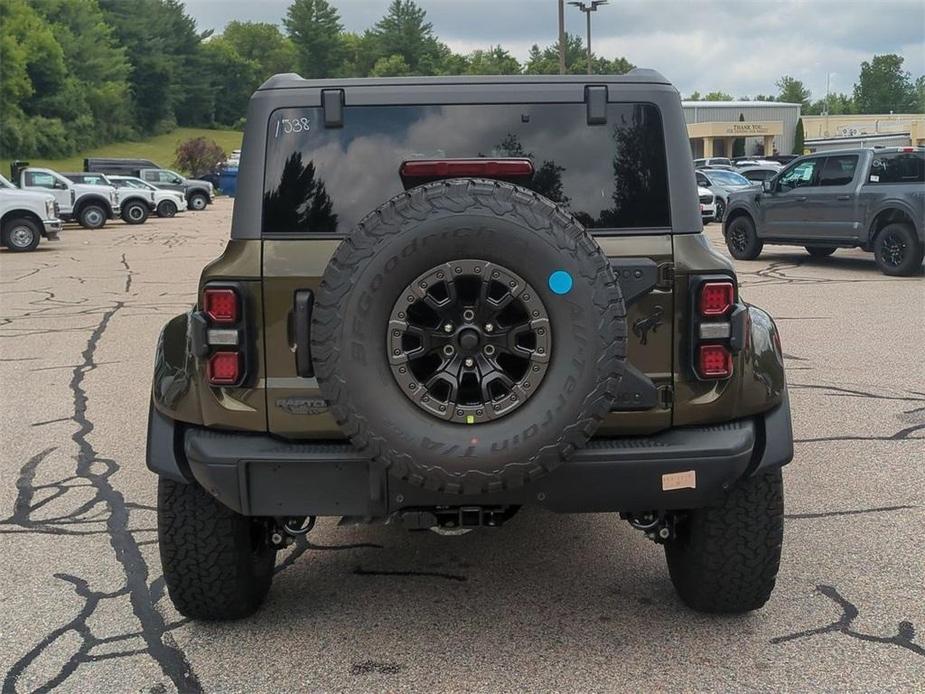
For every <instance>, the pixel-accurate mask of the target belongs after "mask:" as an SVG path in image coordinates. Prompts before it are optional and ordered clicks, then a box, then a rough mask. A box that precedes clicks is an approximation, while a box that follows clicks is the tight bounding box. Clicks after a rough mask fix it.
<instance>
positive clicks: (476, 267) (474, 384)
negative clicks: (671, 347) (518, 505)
mask: <svg viewBox="0 0 925 694" xmlns="http://www.w3.org/2000/svg"><path fill="white" fill-rule="evenodd" d="M490 278H498V279H497V281H495V280H493V279H490ZM425 287H426V289H425ZM438 287H443V288H442V289H440V292H439V293H440V296H439V297H438V296H436V291H437V288H438ZM467 287H469V288H468V289H467ZM510 288H513V289H510ZM432 291H433V292H435V293H434V294H430V293H431V292H432ZM470 292H471V294H470ZM492 292H497V294H496V295H495V297H496V298H491V297H492ZM508 293H510V296H508V295H507V294H508ZM428 295H430V299H428V298H427V296H428ZM447 296H452V301H453V302H454V303H453V304H452V305H450V304H448V303H447V301H446V297H447ZM467 297H468V298H467ZM502 303H503V304H504V305H505V306H514V307H516V310H517V311H523V312H524V315H525V316H526V317H525V318H523V320H524V321H525V322H524V323H522V324H521V325H520V327H519V328H517V329H518V330H520V329H523V330H525V331H527V332H532V337H530V338H529V341H528V344H526V345H524V344H517V345H514V346H513V347H512V348H511V350H510V352H511V353H517V354H519V355H526V356H524V358H523V359H522V360H521V361H522V362H524V364H526V365H524V364H521V363H520V362H517V368H519V369H521V370H520V372H519V373H514V371H515V369H514V368H513V366H512V367H511V369H510V370H509V371H510V373H509V376H510V377H509V379H508V380H509V381H510V384H511V385H508V382H507V381H504V380H503V379H500V380H501V384H500V385H499V384H498V383H496V382H495V381H490V380H489V379H490V378H493V374H494V373H495V369H496V367H497V368H498V370H499V371H504V370H505V369H506V368H507V366H505V365H504V364H502V362H505V364H507V365H511V364H513V362H512V361H511V360H510V359H508V358H506V356H505V355H508V354H509V353H508V351H506V348H505V347H504V346H502V342H503V341H499V339H498V335H499V334H502V333H503V332H504V331H505V330H508V331H509V333H508V334H509V335H513V334H514V330H515V328H514V327H506V326H507V323H508V321H507V319H506V318H505V317H504V316H503V315H499V317H498V318H497V323H496V324H497V326H498V327H497V328H495V327H494V324H491V321H493V320H495V319H494V318H491V317H488V318H486V317H485V316H490V315H491V310H490V309H491V308H492V306H500V305H501V304H502ZM418 304H422V305H424V304H427V305H438V304H439V305H440V306H441V307H442V308H443V309H446V312H445V315H448V316H449V317H448V318H446V319H445V321H444V320H443V319H440V318H436V319H433V320H434V324H433V326H432V327H431V328H428V329H426V330H424V331H423V332H425V333H427V335H426V339H425V338H421V339H422V341H421V343H420V346H421V349H422V350H424V351H425V352H427V353H428V354H429V355H430V356H428V357H427V358H428V359H429V360H436V361H430V362H429V363H431V364H432V365H434V368H438V367H437V366H436V365H437V364H438V363H439V364H442V363H444V361H445V363H446V364H447V369H449V370H453V369H455V371H454V373H455V374H456V376H458V381H457V383H456V386H453V385H450V386H446V387H443V386H441V384H440V383H438V382H436V381H434V380H433V379H432V378H429V377H425V376H422V374H421V373H419V372H418V371H417V370H416V369H418V368H420V365H419V364H418V366H415V364H414V363H413V361H414V362H420V359H418V358H415V357H414V355H415V354H417V347H409V346H408V344H406V343H405V338H406V334H411V333H413V332H414V330H417V329H418V328H415V327H411V326H410V324H411V323H413V322H414V321H415V320H417V319H416V318H414V314H415V313H416V311H417V309H416V308H415V307H416V306H418ZM489 304H491V306H489ZM453 306H455V308H453ZM420 310H422V311H423V310H424V309H423V308H421V309H420ZM512 310H514V309H512ZM406 311H407V315H406V313H405V312H406ZM467 316H468V317H467ZM421 320H422V321H423V319H421ZM515 320H517V319H516V318H515V319H512V320H511V322H512V323H513V322H514V321H515ZM424 322H426V321H424ZM524 326H526V327H524ZM444 329H445V330H446V336H445V339H444V334H443V333H442V330H444ZM493 331H494V332H493ZM311 335H312V356H313V361H314V366H315V372H316V374H317V376H318V381H319V385H320V387H321V391H322V393H323V395H324V397H325V399H326V400H327V402H328V403H329V405H330V408H331V410H330V411H331V413H332V414H333V415H334V417H335V418H336V420H337V422H338V423H339V424H340V426H341V428H342V429H343V431H344V432H345V433H346V434H347V435H348V436H349V437H350V440H351V441H352V442H353V444H354V445H355V446H356V447H357V448H359V449H360V450H362V451H363V452H364V453H367V454H369V455H370V456H371V457H373V458H375V459H377V460H379V461H381V462H383V463H385V465H386V467H388V469H389V471H390V474H392V475H393V476H395V477H398V478H400V479H402V480H406V481H408V482H410V483H411V484H414V485H419V486H422V487H425V488H427V489H431V490H435V491H443V492H446V493H452V494H463V493H466V494H482V493H489V492H494V491H499V490H501V489H504V488H510V487H517V486H520V485H523V484H524V483H526V482H529V481H530V480H532V479H535V478H537V477H539V476H541V475H543V474H545V473H546V472H547V471H549V470H551V469H552V468H554V467H556V466H558V465H559V464H561V462H562V460H563V459H564V458H567V457H568V456H569V455H570V454H571V453H572V452H573V451H574V450H575V449H576V448H578V447H580V446H582V445H583V444H584V443H586V442H587V440H588V438H590V436H591V435H592V434H593V433H594V431H595V429H596V428H597V426H598V425H599V424H600V422H601V420H602V418H603V417H604V416H605V415H606V413H607V412H608V411H609V410H610V406H611V404H612V402H613V399H614V396H615V394H616V389H617V386H618V385H619V380H620V377H621V375H622V372H623V368H624V353H625V336H626V322H625V309H624V305H623V298H622V294H621V292H620V287H619V285H618V284H617V281H616V279H615V278H614V275H613V272H612V270H611V268H610V265H609V263H608V262H607V259H606V258H605V256H604V254H603V252H602V251H601V249H600V247H599V246H598V245H597V243H596V242H595V241H594V240H593V239H592V238H591V236H590V235H589V234H588V233H587V232H586V231H585V230H584V229H583V228H582V227H581V226H580V225H579V224H578V223H577V222H576V221H575V219H574V218H572V217H571V216H569V215H568V214H566V213H565V212H563V211H562V210H561V209H559V208H558V207H556V206H555V204H553V203H552V202H550V201H549V200H547V199H545V198H543V197H540V196H538V195H536V194H534V193H532V192H530V191H528V190H526V189H523V188H519V187H517V186H513V185H510V184H507V183H501V182H498V181H486V180H478V179H476V180H462V179H457V180H451V181H443V182H438V183H432V184H428V185H424V186H420V187H417V188H413V189H412V190H410V191H408V192H406V193H402V194H400V195H398V196H396V197H395V198H393V199H392V200H390V201H389V202H387V203H386V204H384V205H382V206H381V207H380V208H379V209H377V210H375V211H374V212H372V213H371V214H370V215H368V216H367V217H365V218H364V219H363V220H362V221H361V222H360V223H359V224H358V225H357V227H356V228H355V229H354V230H353V231H351V232H350V234H349V235H348V236H347V238H346V239H345V240H344V241H343V242H342V243H341V245H340V246H339V248H338V249H337V252H336V253H335V255H334V257H333V259H332V260H331V262H330V263H329V265H328V267H327V269H326V270H325V273H324V277H323V279H322V283H321V287H320V290H319V294H318V297H317V300H316V303H315V310H314V312H313V317H312V333H311ZM408 339H409V340H411V339H412V338H410V337H409V338H408ZM505 339H506V340H507V339H509V338H505ZM513 339H514V340H515V342H516V340H518V339H519V337H515V338H513ZM434 343H439V344H440V345H442V346H439V347H436V348H434V349H432V350H431V351H430V352H428V350H427V349H424V348H425V344H426V345H431V346H432V345H433V344H434ZM496 344H497V345H498V347H497V350H496V349H495V348H494V345H496ZM508 344H512V343H508ZM489 346H491V347H492V350H491V352H489V351H488V350H489ZM428 349H430V348H429V347H428ZM405 350H408V351H407V356H408V359H407V360H406V361H403V360H405V354H404V352H405ZM466 350H471V351H470V352H466ZM466 354H471V356H470V357H467V356H465V355H466ZM433 355H437V356H433ZM440 355H444V356H440ZM445 355H449V356H445ZM444 357H445V358H444ZM457 358H459V359H460V361H459V362H454V361H453V360H455V359H457ZM465 362H471V363H469V364H468V365H466V363H465ZM453 364H457V365H458V367H457V366H453ZM521 367H522V368H521ZM405 368H407V372H403V371H402V369H405ZM438 370H439V369H438ZM469 374H472V375H471V376H470V375H469ZM441 377H442V378H447V376H446V373H444V374H442V376H441ZM499 378H500V377H499ZM505 378H507V376H505ZM467 379H468V380H467ZM450 380H452V377H450ZM486 383H487V384H488V385H486ZM495 386H497V388H498V390H497V391H496V390H494V388H495ZM441 389H442V392H438V391H441ZM505 389H507V390H505ZM512 396H513V397H512ZM441 398H444V399H441ZM473 403H475V404H473ZM440 408H443V409H442V410H441V409H440Z"/></svg>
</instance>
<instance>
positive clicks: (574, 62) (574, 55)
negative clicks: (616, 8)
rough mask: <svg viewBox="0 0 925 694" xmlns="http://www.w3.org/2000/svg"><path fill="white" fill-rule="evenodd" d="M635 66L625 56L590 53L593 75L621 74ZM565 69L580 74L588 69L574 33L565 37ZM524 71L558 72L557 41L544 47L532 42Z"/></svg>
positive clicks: (586, 57)
mask: <svg viewBox="0 0 925 694" xmlns="http://www.w3.org/2000/svg"><path fill="white" fill-rule="evenodd" d="M634 67H635V65H633V64H632V63H630V62H629V61H628V60H626V58H613V59H612V60H608V59H607V58H602V57H600V56H598V55H596V54H594V53H592V54H591V72H592V73H593V74H595V75H608V74H610V75H622V74H625V73H627V72H629V71H630V70H632V69H633V68H634ZM565 71H566V72H567V73H568V74H570V75H581V74H584V73H587V71H588V54H587V50H586V49H585V44H584V41H583V40H582V38H581V37H580V36H578V35H575V34H566V37H565ZM524 72H526V73H527V74H528V75H557V74H559V43H558V42H556V43H553V44H550V45H548V46H546V47H545V48H542V49H541V48H540V47H539V46H538V45H536V44H534V45H533V46H532V47H531V48H530V52H529V54H528V56H527V63H526V65H525V66H524Z"/></svg>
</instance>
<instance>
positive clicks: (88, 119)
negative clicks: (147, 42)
mask: <svg viewBox="0 0 925 694" xmlns="http://www.w3.org/2000/svg"><path fill="white" fill-rule="evenodd" d="M32 7H33V8H35V10H36V11H37V12H39V13H40V14H41V15H42V16H43V17H44V18H45V20H46V21H47V22H48V23H49V25H50V28H51V30H52V32H53V33H54V35H55V38H56V40H57V41H58V43H59V44H60V45H61V48H62V50H63V53H64V61H65V65H66V69H67V77H66V78H65V80H64V83H63V85H62V86H61V89H60V90H59V91H58V92H57V93H56V94H51V93H49V94H46V95H44V96H43V104H42V110H43V115H59V116H60V117H61V118H63V119H64V120H65V121H66V122H67V128H68V130H69V132H70V134H71V139H72V140H73V143H74V146H75V147H76V148H78V149H81V148H85V147H89V146H92V145H96V144H99V143H101V142H109V141H111V140H114V139H118V138H127V137H130V136H131V135H133V134H134V132H135V131H134V128H133V125H132V123H133V119H132V115H133V114H132V100H131V94H130V92H129V89H128V77H129V74H130V72H131V66H130V65H129V62H128V59H127V58H126V55H125V50H124V48H123V47H122V46H120V45H119V44H118V42H117V40H116V39H115V37H114V36H113V32H112V29H111V28H110V27H109V25H108V24H106V22H105V19H104V17H103V13H102V11H101V10H100V8H99V5H98V4H97V2H96V0H33V2H32Z"/></svg>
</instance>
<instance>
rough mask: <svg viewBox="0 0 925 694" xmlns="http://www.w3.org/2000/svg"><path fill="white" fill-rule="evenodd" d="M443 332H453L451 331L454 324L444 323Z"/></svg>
mask: <svg viewBox="0 0 925 694" xmlns="http://www.w3.org/2000/svg"><path fill="white" fill-rule="evenodd" d="M443 332H445V333H451V332H453V324H452V323H444V324H443Z"/></svg>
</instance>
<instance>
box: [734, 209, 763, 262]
mask: <svg viewBox="0 0 925 694" xmlns="http://www.w3.org/2000/svg"><path fill="white" fill-rule="evenodd" d="M726 248H728V249H729V254H730V255H731V256H732V257H733V258H735V259H736V260H754V259H755V258H757V257H758V256H759V255H761V251H762V249H763V248H764V244H763V243H762V242H761V239H759V238H758V233H757V232H756V231H755V223H754V222H753V221H752V220H751V218H749V217H745V216H742V217H736V218H735V219H733V220H732V222H730V224H729V227H728V228H727V230H726Z"/></svg>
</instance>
